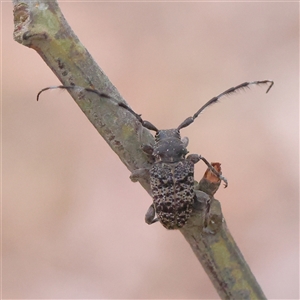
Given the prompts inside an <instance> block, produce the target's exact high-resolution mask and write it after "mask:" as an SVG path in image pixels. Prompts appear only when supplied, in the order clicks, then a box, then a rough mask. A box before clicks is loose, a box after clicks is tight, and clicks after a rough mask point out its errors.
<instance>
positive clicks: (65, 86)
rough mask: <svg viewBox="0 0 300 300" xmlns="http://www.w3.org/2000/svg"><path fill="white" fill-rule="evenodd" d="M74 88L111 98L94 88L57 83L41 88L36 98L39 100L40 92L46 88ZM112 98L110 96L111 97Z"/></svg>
mask: <svg viewBox="0 0 300 300" xmlns="http://www.w3.org/2000/svg"><path fill="white" fill-rule="evenodd" d="M76 88H78V89H79V88H80V89H82V90H86V91H88V92H92V93H95V94H97V95H98V96H99V97H104V98H111V97H110V96H108V95H107V94H105V93H100V92H99V91H97V90H94V89H90V88H83V87H81V86H78V85H70V86H67V85H57V86H49V87H46V88H44V89H42V90H40V91H39V92H38V94H37V96H36V100H37V101H39V98H40V95H41V93H43V92H45V91H47V90H53V89H66V90H72V89H76ZM111 99H112V98H111Z"/></svg>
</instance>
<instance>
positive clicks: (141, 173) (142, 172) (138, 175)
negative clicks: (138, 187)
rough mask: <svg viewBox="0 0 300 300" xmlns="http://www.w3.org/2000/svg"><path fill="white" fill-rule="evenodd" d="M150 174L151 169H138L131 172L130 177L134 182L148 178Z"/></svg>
mask: <svg viewBox="0 0 300 300" xmlns="http://www.w3.org/2000/svg"><path fill="white" fill-rule="evenodd" d="M149 176H150V174H149V169H136V170H134V171H133V172H132V173H131V175H130V179H131V181H133V182H137V181H138V180H139V179H145V180H147V179H149Z"/></svg>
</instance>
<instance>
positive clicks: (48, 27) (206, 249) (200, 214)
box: [13, 0, 266, 299]
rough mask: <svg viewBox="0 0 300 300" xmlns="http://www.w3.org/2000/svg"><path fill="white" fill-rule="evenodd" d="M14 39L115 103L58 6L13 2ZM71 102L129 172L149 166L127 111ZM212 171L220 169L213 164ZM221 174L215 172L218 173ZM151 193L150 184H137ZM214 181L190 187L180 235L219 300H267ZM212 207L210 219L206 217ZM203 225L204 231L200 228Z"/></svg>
mask: <svg viewBox="0 0 300 300" xmlns="http://www.w3.org/2000/svg"><path fill="white" fill-rule="evenodd" d="M13 3H14V21H15V31H14V38H15V40H16V41H17V42H19V43H20V44H23V45H24V46H27V47H30V48H33V49H34V50H36V51H37V52H38V53H39V55H40V56H41V57H42V58H43V60H44V61H45V62H46V63H47V65H48V66H49V67H50V68H51V70H52V71H53V72H54V73H55V74H56V76H57V77H58V78H59V80H60V81H61V82H62V84H63V85H68V86H70V85H77V86H82V87H90V88H96V89H97V90H99V91H101V92H104V93H106V94H108V95H110V96H111V97H114V98H115V99H117V100H118V101H124V99H123V98H122V97H121V96H120V94H119V92H118V91H117V89H116V88H115V87H114V85H113V84H112V83H111V82H110V81H109V79H108V78H107V76H106V75H105V74H104V73H103V71H102V70H101V69H100V68H99V67H98V65H97V64H96V63H95V61H94V60H93V58H92V57H91V55H90V54H89V52H88V51H87V50H86V49H85V47H84V46H83V45H82V44H81V43H80V41H79V40H78V38H77V37H76V35H75V34H74V33H73V31H72V30H71V28H70V26H69V25H68V24H67V22H66V20H65V18H64V16H63V15H62V13H61V11H60V9H59V7H58V5H57V2H56V1H54V0H52V1H45V0H39V1H37V0H30V1H29V0H23V1H20V0H13ZM69 92H70V94H71V95H72V97H73V99H74V100H75V102H76V103H77V104H78V106H79V107H80V108H81V109H82V111H83V113H84V114H85V115H86V116H87V118H88V119H89V120H90V122H91V123H92V124H93V125H94V127H95V128H96V129H97V130H98V132H99V133H100V134H101V136H102V137H103V138H104V139H105V141H106V142H107V143H108V144H109V146H110V147H111V148H112V150H113V151H114V152H115V153H116V154H117V155H118V156H119V157H120V159H121V161H122V162H123V163H124V164H125V165H126V166H127V168H128V169H129V170H130V171H133V170H135V169H137V168H146V167H150V165H151V161H149V157H147V155H145V153H144V152H143V151H142V150H141V144H153V142H154V140H153V136H152V135H151V134H150V132H149V131H148V130H147V129H145V128H143V127H142V126H141V124H140V123H139V122H138V121H137V120H136V118H135V117H134V116H133V115H132V114H130V113H129V112H128V111H127V110H125V109H123V108H120V107H119V106H117V105H116V104H115V103H113V102H111V101H108V100H107V99H104V98H103V99H101V98H99V97H98V96H97V95H94V94H92V93H82V92H79V91H78V90H76V89H75V90H70V91H69ZM215 168H216V169H218V168H220V165H219V164H217V163H216V164H215ZM219 170H220V169H219ZM140 183H141V184H142V186H143V187H144V188H145V189H146V190H147V191H148V193H150V187H149V182H148V181H147V180H144V181H141V182H140ZM218 186H219V181H218V180H216V178H215V177H214V175H213V174H211V172H210V171H207V172H206V173H205V175H204V178H203V179H202V180H201V181H200V183H199V184H198V185H197V186H196V187H195V189H196V191H197V197H198V203H197V205H196V207H195V213H194V214H193V216H192V217H191V218H190V220H189V221H188V223H187V225H186V226H184V227H183V228H182V229H181V230H180V231H181V233H182V234H183V235H184V237H185V239H186V240H187V242H188V243H189V244H190V245H191V248H192V249H193V251H194V253H195V255H196V257H197V258H198V260H199V261H200V262H201V264H202V266H203V267H204V269H205V271H206V272H207V274H208V276H209V278H210V279H211V281H212V283H213V284H214V286H215V288H216V290H217V292H218V293H219V295H220V297H221V298H222V299H266V297H265V296H264V294H263V292H262V290H261V288H260V287H259V285H258V283H257V282H256V280H255V277H254V276H253V274H252V273H251V271H250V269H249V267H248V265H247V263H246V262H245V260H244V258H243V256H242V254H241V253H240V251H239V249H238V247H237V246H236V244H235V242H234V240H233V238H232V236H231V235H230V233H229V231H228V229H227V226H226V222H225V220H224V218H223V215H222V211H221V206H220V203H219V202H218V201H217V200H216V199H214V198H213V195H214V193H215V192H216V190H217V189H218ZM210 201H212V202H211V204H210V205H211V209H210V212H209V218H208V219H206V218H205V214H204V212H205V210H206V208H207V203H209V202H210ZM205 222H206V223H207V225H208V226H207V228H206V230H203V229H204V228H203V224H204V223H205Z"/></svg>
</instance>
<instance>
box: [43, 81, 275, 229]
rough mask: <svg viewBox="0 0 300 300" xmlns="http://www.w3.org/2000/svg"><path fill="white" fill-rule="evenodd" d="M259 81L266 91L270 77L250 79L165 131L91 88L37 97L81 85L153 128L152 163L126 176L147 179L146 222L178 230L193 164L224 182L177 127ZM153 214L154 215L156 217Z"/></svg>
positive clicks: (188, 200) (190, 192) (189, 204)
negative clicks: (148, 202)
mask: <svg viewBox="0 0 300 300" xmlns="http://www.w3.org/2000/svg"><path fill="white" fill-rule="evenodd" d="M262 84H267V85H269V86H268V89H267V91H266V93H268V92H269V90H270V89H271V87H272V86H273V84H274V82H273V81H271V80H263V81H252V82H244V83H242V84H240V85H238V86H236V87H232V88H230V89H228V90H226V91H225V92H223V93H221V94H219V95H218V96H216V97H214V98H212V99H210V100H209V101H208V102H207V103H205V104H204V105H203V106H202V107H201V108H200V109H199V110H198V111H197V112H196V113H195V114H194V115H193V116H191V117H188V118H186V119H185V120H184V121H183V122H182V123H181V124H180V125H179V126H178V127H177V128H174V129H167V130H159V129H157V128H156V127H155V126H154V125H153V124H151V123H150V122H148V121H144V120H143V119H142V118H141V115H139V114H137V113H135V112H134V111H133V110H132V109H131V108H130V107H129V106H127V105H126V104H125V103H123V102H118V101H117V100H115V99H114V98H112V97H110V96H108V95H107V94H105V93H100V92H99V91H97V90H95V89H91V88H81V87H78V86H63V85H62V86H54V87H47V88H44V89H42V90H41V91H40V92H39V93H38V95H37V100H38V99H39V96H40V94H41V93H42V92H44V91H46V90H49V89H56V88H62V89H74V88H81V89H83V90H85V91H87V92H92V93H95V94H97V95H98V96H99V97H104V98H107V99H111V100H113V101H115V102H116V103H117V105H119V106H120V107H122V108H124V109H126V110H127V111H129V112H130V113H132V114H133V115H134V116H135V117H136V118H137V120H138V121H139V122H140V123H141V125H142V126H143V127H145V128H147V129H149V130H152V131H155V144H154V145H153V146H151V145H143V146H142V149H143V151H144V152H145V153H147V154H148V155H149V156H151V157H152V158H153V161H154V163H153V164H152V166H151V168H150V169H137V170H135V171H133V173H132V174H131V176H130V177H131V180H132V181H137V180H138V179H139V178H150V185H151V191H152V197H153V203H152V204H151V206H150V207H149V209H148V211H147V213H146V216H145V221H146V223H147V224H153V223H155V222H157V221H160V222H161V223H162V225H163V226H164V227H165V228H167V229H178V228H181V227H183V226H184V225H185V224H186V222H187V220H188V219H189V218H190V216H191V213H192V210H193V204H194V201H195V199H196V195H195V192H194V165H195V164H196V163H197V162H198V161H199V160H203V162H204V163H205V164H206V165H207V166H208V168H209V169H210V170H211V171H212V172H213V173H214V174H215V175H216V176H217V177H218V178H219V179H220V180H222V181H224V183H225V187H227V185H228V183H227V180H226V178H225V177H223V176H222V175H221V174H219V173H218V172H217V171H216V170H215V169H214V168H213V166H212V165H211V164H210V163H209V162H208V161H207V160H206V159H205V158H204V157H202V156H201V155H198V154H190V155H188V156H187V157H186V155H187V154H188V150H187V145H188V138H183V139H181V136H180V130H181V129H182V128H185V127H187V126H189V125H190V124H191V123H193V122H194V120H195V119H196V118H197V117H198V116H199V114H200V113H201V112H202V111H203V110H204V109H205V108H206V107H208V106H210V105H211V104H214V103H216V102H218V101H219V99H220V98H222V97H224V96H227V95H229V94H232V93H234V92H236V91H238V90H242V89H244V88H247V87H249V86H250V85H262ZM155 214H156V215H157V217H156V218H155Z"/></svg>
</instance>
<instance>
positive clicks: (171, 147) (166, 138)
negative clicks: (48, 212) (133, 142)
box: [153, 129, 188, 163]
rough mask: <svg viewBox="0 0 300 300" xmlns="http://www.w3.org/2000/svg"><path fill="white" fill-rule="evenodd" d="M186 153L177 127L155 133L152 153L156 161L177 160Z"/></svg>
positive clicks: (183, 157)
mask: <svg viewBox="0 0 300 300" xmlns="http://www.w3.org/2000/svg"><path fill="white" fill-rule="evenodd" d="M187 153H188V151H187V149H186V147H185V145H184V143H183V142H182V141H181V137H180V133H179V131H178V130H177V129H168V130H159V131H158V132H157V133H156V135H155V146H154V151H153V155H154V156H155V160H156V162H159V161H162V162H166V163H172V162H178V161H180V160H183V159H185V156H186V154H187Z"/></svg>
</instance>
